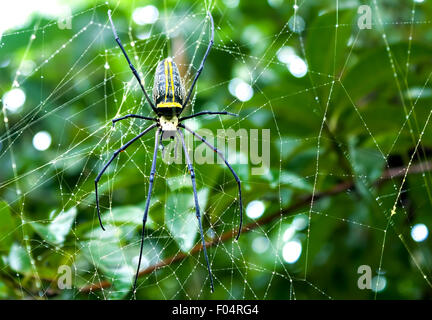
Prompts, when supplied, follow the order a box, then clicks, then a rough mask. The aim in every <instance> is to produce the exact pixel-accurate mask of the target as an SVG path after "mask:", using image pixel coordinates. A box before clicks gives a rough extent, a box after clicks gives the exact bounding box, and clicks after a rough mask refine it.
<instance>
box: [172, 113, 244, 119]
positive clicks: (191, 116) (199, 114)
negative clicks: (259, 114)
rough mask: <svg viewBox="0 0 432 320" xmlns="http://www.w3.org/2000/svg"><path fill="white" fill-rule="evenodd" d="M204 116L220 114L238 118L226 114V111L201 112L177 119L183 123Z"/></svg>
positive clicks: (234, 115) (232, 114)
mask: <svg viewBox="0 0 432 320" xmlns="http://www.w3.org/2000/svg"><path fill="white" fill-rule="evenodd" d="M206 114H221V115H228V116H233V117H238V114H235V113H231V112H228V111H201V112H197V113H194V114H191V115H190V116H186V117H182V118H180V119H179V121H183V120H187V119H191V118H195V117H199V116H203V115H206Z"/></svg>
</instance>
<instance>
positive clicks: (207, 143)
mask: <svg viewBox="0 0 432 320" xmlns="http://www.w3.org/2000/svg"><path fill="white" fill-rule="evenodd" d="M178 126H179V127H181V128H184V129H186V130H187V131H189V132H190V133H192V134H193V135H194V136H195V137H197V138H198V139H200V140H201V141H202V142H204V143H205V144H206V145H207V146H209V147H210V148H211V149H212V150H213V151H214V152H216V153H217V154H218V155H219V157H220V158H221V159H222V160H223V161H224V162H225V164H226V165H227V167H228V169H229V170H230V171H231V173H232V175H233V176H234V179H235V180H236V181H237V185H238V194H239V207H240V224H239V228H238V232H237V236H236V240H238V238H239V237H240V233H241V230H242V225H243V203H242V193H241V182H240V178H239V177H238V175H237V174H236V173H235V171H234V169H233V168H232V167H231V165H230V164H229V163H228V161H227V160H226V159H225V157H224V156H223V154H222V152H220V151H219V150H218V149H217V148H216V147H214V146H212V145H211V144H210V143H209V142H207V141H206V140H205V139H204V138H203V137H201V136H200V135H199V134H198V133H196V132H195V131H193V130H191V129H189V128H188V127H186V126H185V125H184V124H179V125H178Z"/></svg>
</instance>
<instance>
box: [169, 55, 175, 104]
mask: <svg viewBox="0 0 432 320" xmlns="http://www.w3.org/2000/svg"><path fill="white" fill-rule="evenodd" d="M168 62H169V70H170V75H171V90H172V101H173V102H174V79H173V67H172V61H171V60H169V61H168Z"/></svg>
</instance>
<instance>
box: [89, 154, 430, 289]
mask: <svg viewBox="0 0 432 320" xmlns="http://www.w3.org/2000/svg"><path fill="white" fill-rule="evenodd" d="M431 170H432V162H423V163H419V164H416V165H412V166H411V167H410V168H409V171H408V174H417V173H423V172H426V171H431ZM405 174H406V168H405V167H399V168H390V169H388V170H386V171H385V172H384V173H383V174H382V176H381V178H380V179H378V180H377V181H376V183H375V184H377V185H379V184H381V183H383V182H385V181H387V180H390V179H393V178H398V177H403V176H405ZM352 187H354V181H351V180H347V181H344V182H341V183H339V184H337V185H336V186H334V187H333V188H331V189H330V190H327V191H324V192H319V193H316V194H315V195H314V196H312V195H310V196H307V197H303V198H302V199H300V200H298V201H297V202H296V203H294V204H292V205H290V206H288V207H286V208H284V209H282V210H280V211H278V212H275V213H273V214H271V215H268V216H265V217H263V218H261V219H258V220H256V221H253V222H251V223H249V224H247V225H246V226H244V227H243V228H242V230H241V233H242V234H243V233H246V232H249V231H251V230H254V229H256V228H258V227H259V226H262V225H266V224H268V223H270V222H272V221H273V220H276V219H278V218H280V217H281V216H287V215H289V214H291V213H294V212H296V211H297V210H298V209H300V208H302V207H303V206H305V205H307V204H309V203H311V201H312V200H313V201H317V200H319V199H321V198H324V197H328V196H332V195H336V194H339V193H342V192H344V191H346V190H348V189H350V188H352ZM235 234H236V232H235V231H234V230H232V231H228V232H225V233H223V234H222V235H221V236H220V237H219V238H216V239H214V240H212V241H208V242H206V248H208V247H212V246H214V245H216V244H218V243H220V242H224V241H227V240H230V239H233V238H234V236H235ZM201 250H202V244H201V242H200V243H199V244H197V245H195V246H194V247H193V248H192V249H191V250H190V251H189V252H188V253H177V254H176V255H174V256H171V257H169V258H166V259H164V260H162V261H160V262H159V263H156V264H154V265H152V266H149V267H148V268H146V269H144V270H141V271H140V273H139V277H141V276H143V275H146V274H149V273H152V272H153V271H155V270H158V269H161V268H163V267H166V266H168V265H171V264H173V263H176V262H179V261H182V260H184V259H186V258H187V257H189V256H190V255H192V254H195V253H197V252H199V251H201ZM110 286H111V283H110V282H109V281H101V282H99V283H94V284H91V285H88V286H85V287H82V288H81V289H80V292H83V293H88V292H92V291H95V290H99V289H102V288H108V287H110Z"/></svg>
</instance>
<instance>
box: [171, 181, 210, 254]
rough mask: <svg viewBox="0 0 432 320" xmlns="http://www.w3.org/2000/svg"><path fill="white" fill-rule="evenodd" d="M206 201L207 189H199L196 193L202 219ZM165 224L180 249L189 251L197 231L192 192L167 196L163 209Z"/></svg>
mask: <svg viewBox="0 0 432 320" xmlns="http://www.w3.org/2000/svg"><path fill="white" fill-rule="evenodd" d="M207 199H208V189H201V190H200V191H199V192H198V202H199V206H200V212H201V217H203V214H204V209H205V207H206V204H207ZM201 220H203V218H201ZM165 223H166V225H167V227H168V230H169V231H170V232H171V235H172V237H173V238H174V240H175V241H176V242H177V244H178V245H179V247H180V249H181V250H182V251H184V252H187V251H189V250H190V249H191V248H192V247H193V245H194V242H195V237H196V234H197V230H198V221H197V218H196V215H195V202H194V196H193V191H192V190H190V192H184V193H171V194H170V195H169V196H168V200H167V203H166V207H165Z"/></svg>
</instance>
